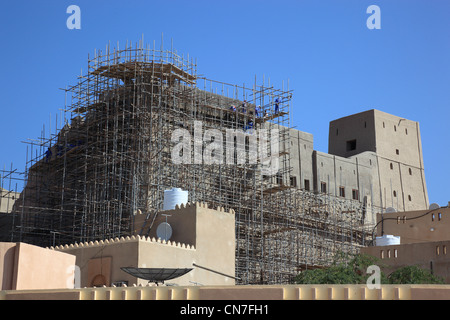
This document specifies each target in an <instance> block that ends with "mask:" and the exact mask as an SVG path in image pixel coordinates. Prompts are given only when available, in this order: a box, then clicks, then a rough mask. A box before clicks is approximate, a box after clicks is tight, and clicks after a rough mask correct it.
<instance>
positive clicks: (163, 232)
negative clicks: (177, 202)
mask: <svg viewBox="0 0 450 320" xmlns="http://www.w3.org/2000/svg"><path fill="white" fill-rule="evenodd" d="M156 236H157V237H158V238H161V240H165V241H168V240H169V239H170V237H171V236H172V227H171V226H170V224H168V223H167V222H162V223H161V224H160V225H159V226H158V228H156Z"/></svg>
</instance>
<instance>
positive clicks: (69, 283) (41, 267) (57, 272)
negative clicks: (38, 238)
mask: <svg viewBox="0 0 450 320" xmlns="http://www.w3.org/2000/svg"><path fill="white" fill-rule="evenodd" d="M0 265H1V266H0V271H1V279H0V281H1V284H2V286H1V287H2V289H11V290H24V289H57V288H68V287H73V285H74V268H73V266H74V265H75V256H73V255H70V254H67V253H62V252H55V251H53V250H49V249H45V248H41V247H38V246H34V245H30V244H26V243H21V242H19V243H9V242H8V243H0Z"/></svg>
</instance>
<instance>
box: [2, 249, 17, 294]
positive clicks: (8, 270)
mask: <svg viewBox="0 0 450 320" xmlns="http://www.w3.org/2000/svg"><path fill="white" fill-rule="evenodd" d="M15 251H16V243H14V242H0V275H1V277H0V288H1V289H2V290H11V289H12V288H13V286H12V282H13V273H14V261H15V260H14V256H15Z"/></svg>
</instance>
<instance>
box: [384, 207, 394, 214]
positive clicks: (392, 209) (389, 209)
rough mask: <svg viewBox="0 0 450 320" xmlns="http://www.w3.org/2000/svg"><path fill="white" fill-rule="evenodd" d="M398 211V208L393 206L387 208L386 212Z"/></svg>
mask: <svg viewBox="0 0 450 320" xmlns="http://www.w3.org/2000/svg"><path fill="white" fill-rule="evenodd" d="M392 212H396V210H395V209H394V208H392V207H389V208H386V213H392Z"/></svg>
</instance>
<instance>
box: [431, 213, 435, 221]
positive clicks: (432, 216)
mask: <svg viewBox="0 0 450 320" xmlns="http://www.w3.org/2000/svg"><path fill="white" fill-rule="evenodd" d="M434 218H435V216H434V213H433V214H432V215H431V221H434Z"/></svg>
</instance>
